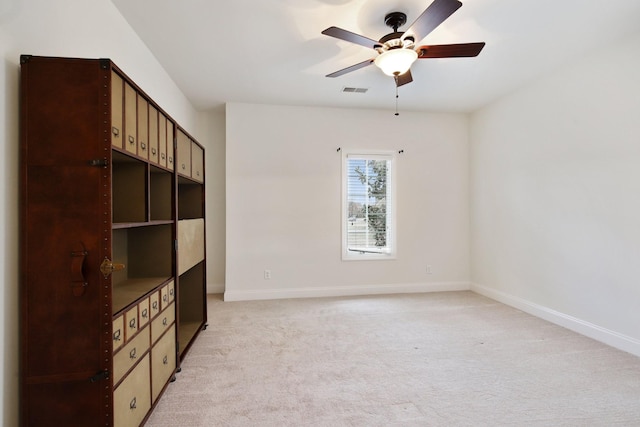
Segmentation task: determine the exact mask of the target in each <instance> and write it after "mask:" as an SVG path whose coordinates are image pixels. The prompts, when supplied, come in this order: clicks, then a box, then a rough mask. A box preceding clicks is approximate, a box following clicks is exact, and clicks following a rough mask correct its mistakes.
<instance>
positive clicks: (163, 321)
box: [162, 317, 167, 326]
mask: <svg viewBox="0 0 640 427" xmlns="http://www.w3.org/2000/svg"><path fill="white" fill-rule="evenodd" d="M162 326H167V318H166V317H165V318H164V319H162Z"/></svg>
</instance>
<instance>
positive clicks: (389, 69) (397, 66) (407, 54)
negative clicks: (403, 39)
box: [374, 48, 418, 77]
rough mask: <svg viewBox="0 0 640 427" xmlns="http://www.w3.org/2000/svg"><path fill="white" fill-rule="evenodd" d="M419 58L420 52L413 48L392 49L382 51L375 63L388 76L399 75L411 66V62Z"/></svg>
mask: <svg viewBox="0 0 640 427" xmlns="http://www.w3.org/2000/svg"><path fill="white" fill-rule="evenodd" d="M416 59H418V53H417V52H416V51H415V50H413V49H401V48H400V49H391V50H388V51H386V52H383V53H381V54H380V55H379V56H378V57H377V58H376V59H375V61H374V62H375V64H376V66H377V67H378V68H380V69H381V70H382V72H383V73H385V74H386V75H388V76H392V77H393V76H399V75H402V74H404V73H406V72H407V71H409V68H411V64H413V63H414V62H415V60H416Z"/></svg>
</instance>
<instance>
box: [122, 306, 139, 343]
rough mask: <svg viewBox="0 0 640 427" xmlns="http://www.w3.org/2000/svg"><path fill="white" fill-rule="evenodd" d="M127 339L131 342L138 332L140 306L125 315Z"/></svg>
mask: <svg viewBox="0 0 640 427" xmlns="http://www.w3.org/2000/svg"><path fill="white" fill-rule="evenodd" d="M124 329H125V331H126V332H125V339H126V340H127V341H129V340H130V339H131V338H132V337H133V336H134V335H135V333H136V332H138V306H135V307H133V308H132V309H130V310H129V311H127V312H126V313H125V314H124Z"/></svg>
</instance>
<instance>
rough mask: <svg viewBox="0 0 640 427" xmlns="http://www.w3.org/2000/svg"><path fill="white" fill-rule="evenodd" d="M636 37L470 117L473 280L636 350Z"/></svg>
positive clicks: (639, 136)
mask: <svg viewBox="0 0 640 427" xmlns="http://www.w3.org/2000/svg"><path fill="white" fill-rule="evenodd" d="M638 52H640V37H639V36H636V37H634V38H632V39H631V40H626V41H623V42H621V44H620V45H619V46H617V47H612V48H611V49H610V50H599V51H598V52H594V53H593V54H592V55H591V56H589V57H587V58H584V59H583V60H581V61H580V62H578V63H575V64H573V65H572V66H570V67H567V68H565V69H563V70H560V71H558V72H556V73H555V74H553V75H550V76H548V77H546V78H544V79H542V80H540V81H537V82H535V83H534V84H531V85H530V86H528V87H526V88H524V89H521V90H519V91H518V92H517V93H514V94H512V95H510V96H507V97H506V98H504V99H502V100H500V101H499V102H496V103H494V104H493V105H491V106H488V107H486V108H484V109H482V110H480V111H478V112H477V113H475V114H474V115H473V116H472V119H471V135H472V137H471V144H470V145H471V148H470V151H471V168H470V177H471V236H472V237H471V249H472V250H471V259H472V280H473V281H474V283H475V286H474V289H476V290H478V291H480V292H482V293H485V294H487V295H489V296H493V297H495V298H498V299H502V300H503V301H505V302H509V303H512V304H514V305H516V306H520V308H523V309H525V310H527V311H531V312H534V313H535V314H538V315H541V316H543V317H546V318H548V319H550V320H553V321H556V322H558V323H561V324H564V325H565V326H568V327H570V328H572V329H575V330H578V331H580V332H582V333H585V334H587V335H590V336H592V337H594V338H597V339H600V340H603V341H605V342H608V343H610V344H612V345H615V346H617V347H620V348H623V349H626V350H627V351H631V352H634V353H636V354H639V355H640V286H639V285H638V279H639V278H640V261H639V260H640V222H639V221H640V220H639V219H640V77H639V76H640V55H638Z"/></svg>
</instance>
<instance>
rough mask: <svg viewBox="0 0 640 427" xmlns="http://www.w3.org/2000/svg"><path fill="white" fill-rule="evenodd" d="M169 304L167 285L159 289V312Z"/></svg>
mask: <svg viewBox="0 0 640 427" xmlns="http://www.w3.org/2000/svg"><path fill="white" fill-rule="evenodd" d="M171 283H173V282H171ZM169 304H171V303H170V302H169V285H168V284H167V285H164V286H163V287H162V288H160V311H162V310H164V309H165V308H167V307H168V306H169Z"/></svg>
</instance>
